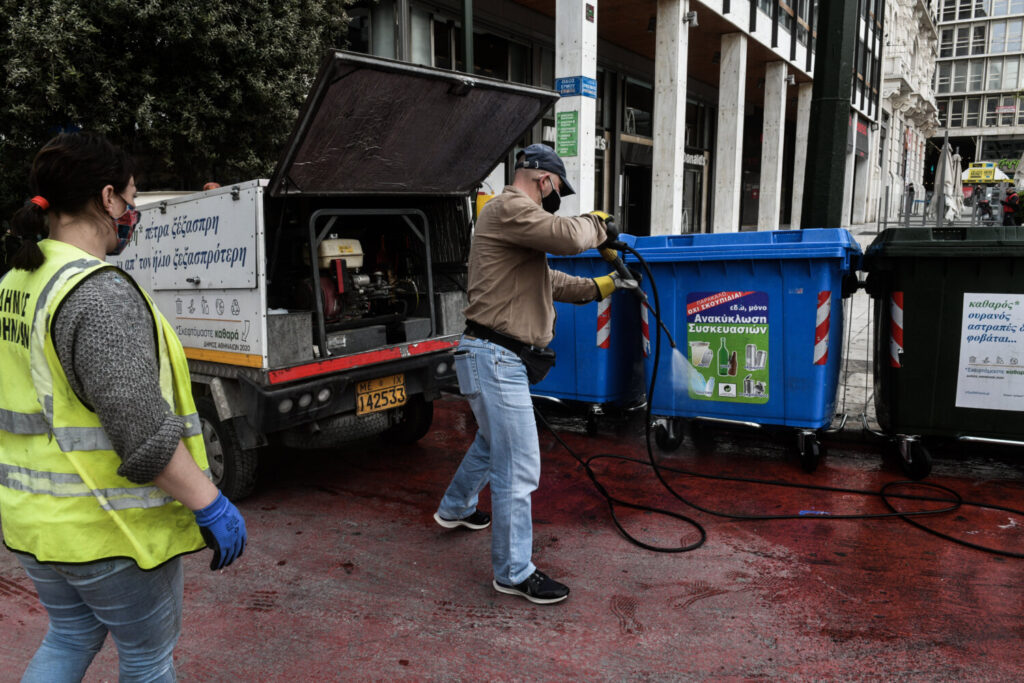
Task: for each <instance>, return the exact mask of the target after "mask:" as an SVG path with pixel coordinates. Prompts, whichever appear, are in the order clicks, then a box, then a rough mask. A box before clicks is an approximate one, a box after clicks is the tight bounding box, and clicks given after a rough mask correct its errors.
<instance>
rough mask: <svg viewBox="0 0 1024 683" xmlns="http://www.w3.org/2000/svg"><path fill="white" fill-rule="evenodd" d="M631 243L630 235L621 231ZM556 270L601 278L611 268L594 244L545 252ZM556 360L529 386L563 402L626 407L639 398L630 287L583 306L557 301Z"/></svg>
mask: <svg viewBox="0 0 1024 683" xmlns="http://www.w3.org/2000/svg"><path fill="white" fill-rule="evenodd" d="M622 239H623V241H625V242H626V243H627V244H629V245H632V244H633V243H634V240H635V239H636V238H634V237H633V236H632V235H622ZM548 264H549V265H550V266H551V268H552V269H554V270H560V271H563V272H565V273H568V274H569V275H576V276H579V277H589V278H593V277H599V276H601V275H607V274H608V273H609V272H611V270H612V267H611V266H610V265H609V264H608V263H607V262H606V261H605V260H604V259H603V258H601V255H600V254H599V253H598V252H597V250H596V249H589V250H587V251H585V252H583V253H582V254H579V255H576V256H554V255H548ZM555 314H556V316H557V317H556V320H555V337H554V339H553V340H552V342H551V348H552V349H553V350H554V351H555V365H554V367H553V368H551V371H550V372H549V373H548V375H547V377H545V378H544V379H543V381H541V382H538V383H537V384H535V385H534V386H533V387H531V389H530V391H531V393H532V394H534V395H536V396H547V397H549V398H557V399H561V400H564V401H578V402H582V403H590V404H599V405H606V404H608V405H614V406H620V407H628V406H630V405H632V404H636V403H639V402H641V401H642V400H643V392H644V388H643V364H642V359H641V350H640V344H641V339H642V335H641V334H640V308H639V303H638V301H637V299H636V297H635V296H633V295H632V294H630V293H629V292H621V291H620V292H615V293H614V294H612V295H611V296H610V297H608V298H607V299H606V300H605V301H603V302H597V303H588V304H583V305H576V304H567V303H562V302H558V301H556V302H555Z"/></svg>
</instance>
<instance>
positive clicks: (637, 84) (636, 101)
mask: <svg viewBox="0 0 1024 683" xmlns="http://www.w3.org/2000/svg"><path fill="white" fill-rule="evenodd" d="M624 95H625V97H624V98H623V100H624V102H623V104H624V106H625V107H626V111H625V112H623V121H624V125H623V129H624V130H623V132H625V133H628V134H630V135H642V136H644V137H652V136H653V125H652V122H651V114H652V112H653V111H654V89H653V88H652V87H651V86H650V85H649V84H647V83H642V82H641V81H635V80H633V79H631V78H630V79H627V80H626V89H625V93H624Z"/></svg>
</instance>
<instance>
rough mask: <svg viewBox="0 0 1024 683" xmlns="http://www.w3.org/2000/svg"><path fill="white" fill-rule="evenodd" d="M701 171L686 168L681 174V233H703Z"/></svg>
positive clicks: (702, 177)
mask: <svg viewBox="0 0 1024 683" xmlns="http://www.w3.org/2000/svg"><path fill="white" fill-rule="evenodd" d="M703 181H704V171H703V169H696V168H687V169H686V170H685V171H684V173H683V232H703V230H704V225H703V221H702V220H701V218H702V208H703V203H704V202H703V199H704V187H703V186H704V182H703Z"/></svg>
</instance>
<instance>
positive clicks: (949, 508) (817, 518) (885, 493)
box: [534, 246, 1024, 558]
mask: <svg viewBox="0 0 1024 683" xmlns="http://www.w3.org/2000/svg"><path fill="white" fill-rule="evenodd" d="M625 249H626V251H628V252H629V253H631V254H633V255H634V256H635V257H636V259H637V261H638V262H639V263H640V265H641V266H642V267H643V269H644V272H645V273H646V276H647V280H648V282H649V283H650V285H651V295H652V298H653V303H654V305H653V307H651V306H648V309H649V310H650V311H651V314H652V315H654V317H655V319H656V320H657V321H658V327H657V328H656V329H661V328H662V327H663V326H662V324H661V304H660V300H659V298H658V287H657V283H656V282H655V280H654V276H653V274H652V273H651V269H650V267H649V266H648V265H647V262H646V261H645V260H644V258H643V257H642V256H641V255H640V254H639V253H638V252H637V251H636V250H634V249H633V248H632V247H629V246H626V247H625ZM642 305H643V304H642ZM665 332H666V335H667V334H668V330H665ZM660 360H661V334H660V332H659V333H657V334H656V337H655V342H654V360H653V362H652V368H651V381H650V385H649V387H648V393H647V397H648V400H647V406H646V408H645V410H644V419H645V427H644V436H645V439H646V444H647V458H648V459H647V461H643V460H638V459H636V458H630V457H626V456H623V455H616V454H612V453H599V454H597V455H594V456H591V457H589V458H582V457H580V456H579V455H578V454H577V453H576V452H575V451H574V450H573V449H572V448H571V447H570V446H569V445H568V444H567V443H566V442H565V441H564V440H563V439H562V438H561V437H560V436H559V435H558V434H557V433H556V432H555V430H554V428H552V426H551V424H550V423H549V422H548V421H547V419H545V417H544V415H543V414H542V413H541V412H540V410H538V409H537V408H536V407H534V412H535V413H536V414H537V417H538V418H539V419H540V421H541V422H542V423H543V424H544V426H545V427H547V428H548V430H549V431H550V432H551V434H552V435H553V436H554V437H555V440H556V441H558V443H560V444H561V445H562V447H563V448H565V450H566V451H567V452H568V453H569V454H570V455H571V456H572V457H573V458H574V459H575V460H576V461H577V462H578V463H579V464H580V465H582V466H583V468H584V471H585V472H586V473H587V477H588V478H589V479H590V481H591V482H592V483H593V484H594V487H595V488H596V489H597V491H598V493H600V494H601V496H603V497H604V499H605V501H606V502H607V503H608V509H609V511H610V512H611V516H612V522H613V523H614V524H615V526H616V528H618V530H619V531H620V532H621V533H622V535H623V536H625V538H626V539H627V540H628V541H629V542H630V543H633V544H634V545H637V546H639V547H641V548H644V549H646V550H651V551H654V552H662V553H680V552H688V551H690V550H696V549H697V548H699V547H700V546H702V545H703V544H704V542H705V540H707V532H706V531H705V529H704V527H703V526H702V525H701V524H700V523H699V522H697V521H696V520H694V519H692V518H690V517H687V516H685V515H682V514H680V513H677V512H674V511H672V510H667V509H664V508H655V507H651V506H647V505H642V504H640V503H633V502H630V501H625V500H621V499H619V498H615V497H614V496H612V495H611V494H610V493H609V492H608V490H607V489H606V488H605V487H604V486H603V485H602V484H601V482H600V481H598V477H597V475H596V473H595V472H594V470H593V468H592V467H591V463H592V462H594V461H595V460H600V459H611V460H622V461H626V462H632V463H637V464H641V465H646V466H650V467H651V469H652V470H653V471H654V474H655V476H656V477H657V479H658V481H659V482H660V483H661V485H662V487H663V488H664V489H665V490H666V491H668V492H669V493H670V494H671V495H672V496H673V497H674V498H676V499H677V500H679V501H680V502H681V503H683V504H684V505H687V506H689V507H691V508H693V509H695V510H697V511H699V512H703V513H705V514H708V515H712V516H715V517H723V518H726V519H733V520H760V521H765V520H780V519H790V520H804V521H814V522H822V521H835V520H850V519H885V518H899V519H902V520H903V521H905V522H907V523H908V524H912V525H913V526H915V527H917V528H919V529H921V530H923V531H927V532H928V533H930V534H933V535H935V536H938V537H939V538H942V539H945V540H947V541H951V542H953V543H957V544H959V545H963V546H966V547H968V548H973V549H975V550H981V551H983V552H987V553H992V554H995V555H1001V556H1004V557H1017V558H1024V553H1015V552H1012V551H1006V550H1000V549H998V548H990V547H987V546H982V545H979V544H976V543H970V542H968V541H963V540H961V539H958V538H955V537H953V536H950V535H948V534H944V533H942V532H939V531H936V530H934V529H931V528H929V527H927V526H925V525H923V524H921V523H920V522H918V521H916V520H915V519H912V518H913V517H923V516H926V515H939V514H945V513H949V512H953V511H955V510H958V509H960V508H961V507H962V506H971V507H976V508H980V509H989V510H999V511H1003V512H1009V513H1012V514H1017V515H1021V516H1024V511H1022V510H1017V509H1014V508H1010V507H1005V506H1001V505H994V504H989V503H982V502H976V501H965V500H963V498H962V497H961V496H960V494H959V493H957V492H956V491H954V490H953V489H951V488H948V487H946V486H942V485H940V484H934V483H925V482H916V481H892V482H889V483H887V484H885V485H884V486H883V487H882V488H881V490H879V491H870V490H865V489H852V488H844V487H837V486H823V485H815V484H796V483H792V482H786V481H772V480H765V479H756V478H752V477H734V476H726V475H716V474H705V473H701V472H694V471H691V470H685V469H680V468H674V467H666V466H663V465H659V464H658V462H657V459H656V458H655V457H654V448H653V447H652V446H651V427H652V421H651V406H652V399H653V396H654V388H655V386H656V383H657V378H658V365H659V361H660ZM663 470H664V471H667V472H672V473H674V474H681V475H685V476H690V477H697V478H701V479H712V480H716V481H726V482H737V483H745V484H755V485H760V486H781V487H786V488H795V489H805V490H808V491H824V492H829V493H844V494H852V495H859V496H865V497H873V498H880V499H881V500H882V501H883V502H884V503H885V505H886V506H887V507H888V508H889V509H890V510H892V512H887V513H874V514H868V513H860V514H849V515H833V514H823V513H815V514H813V515H808V514H785V515H750V514H740V513H734V512H724V511H721V510H713V509H711V508H707V507H703V506H701V505H698V504H696V503H694V502H692V501H690V500H688V499H687V498H684V497H683V496H682V495H680V494H679V493H678V492H677V491H676V490H675V489H674V488H673V487H672V485H671V484H669V483H668V482H667V481H666V480H665V478H664V476H663V475H662V471H663ZM896 486H905V487H916V488H928V489H934V490H937V491H940V492H943V493H946V494H948V496H943V497H935V496H925V495H914V494H909V493H902V494H899V493H890V492H889V490H890V489H891V488H893V487H896ZM892 499H901V500H911V501H926V502H936V503H943V504H944V505H943V507H939V508H936V509H928V510H915V511H901V510H897V509H896V507H895V506H894V505H893V504H892V502H891V500H892ZM616 506H621V507H625V508H630V509H633V510H642V511H645V512H652V513H655V514H660V515H665V516H667V517H672V518H673V519H678V520H679V521H681V522H684V523H685V524H688V525H689V526H691V527H693V529H694V530H695V531H696V532H697V534H698V536H699V538H698V540H696V541H694V542H693V543H689V544H687V545H682V546H674V547H663V546H655V545H651V544H649V543H645V542H643V541H641V540H639V539H637V538H636V537H635V536H633V535H632V534H630V533H629V532H627V531H626V529H625V528H624V527H623V526H622V523H621V522H620V521H619V519H618V515H617V514H616V512H615V507H616Z"/></svg>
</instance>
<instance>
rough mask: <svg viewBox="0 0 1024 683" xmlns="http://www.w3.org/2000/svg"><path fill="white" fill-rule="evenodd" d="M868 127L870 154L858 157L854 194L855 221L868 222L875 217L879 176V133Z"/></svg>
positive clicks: (868, 125) (869, 125)
mask: <svg viewBox="0 0 1024 683" xmlns="http://www.w3.org/2000/svg"><path fill="white" fill-rule="evenodd" d="M865 125H867V127H868V155H867V157H866V158H864V159H860V158H858V159H857V169H856V172H857V184H856V186H855V190H854V195H853V222H854V223H867V222H868V221H871V220H873V219H874V215H875V214H874V212H873V207H874V203H875V197H876V195H877V191H876V188H877V185H878V181H877V176H876V175H875V169H876V168H877V167H878V153H877V151H876V150H875V148H876V147H877V146H878V144H877V143H878V141H877V140H876V137H877V136H878V133H876V132H875V131H872V130H871V124H870V123H866V124H865Z"/></svg>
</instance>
